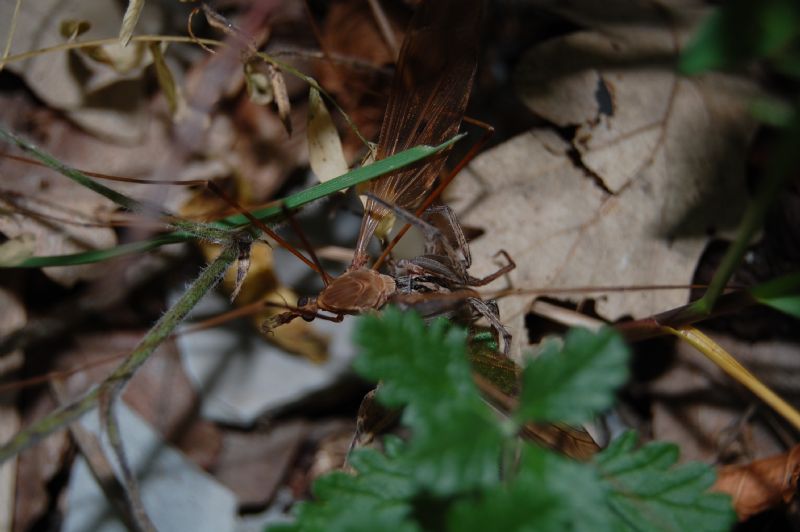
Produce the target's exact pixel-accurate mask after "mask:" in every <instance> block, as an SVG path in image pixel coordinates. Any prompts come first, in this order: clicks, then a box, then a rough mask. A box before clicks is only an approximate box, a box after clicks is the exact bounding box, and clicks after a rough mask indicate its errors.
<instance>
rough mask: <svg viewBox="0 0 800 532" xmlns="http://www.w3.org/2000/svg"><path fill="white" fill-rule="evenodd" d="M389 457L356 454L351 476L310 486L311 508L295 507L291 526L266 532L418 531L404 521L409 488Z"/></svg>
mask: <svg viewBox="0 0 800 532" xmlns="http://www.w3.org/2000/svg"><path fill="white" fill-rule="evenodd" d="M396 458H397V457H396V456H395V455H394V454H392V453H389V454H387V455H386V456H384V455H382V454H380V453H378V452H376V451H374V450H360V451H357V452H355V453H353V455H352V456H351V464H352V465H353V467H354V469H355V470H356V471H357V474H355V475H348V474H346V473H341V472H336V473H331V474H329V475H325V476H323V477H320V478H319V479H318V480H317V481H316V482H315V483H314V488H313V491H314V496H315V499H316V500H315V501H314V502H308V503H302V504H300V505H298V507H297V520H296V521H295V522H294V523H292V524H289V525H278V526H275V527H271V528H270V529H269V530H273V531H277V530H285V531H290V530H291V531H304V532H316V531H320V532H328V531H330V530H334V531H336V530H341V531H348V532H349V531H353V532H357V531H361V530H363V531H365V532H371V531H373V530H401V531H404V532H405V531H408V532H412V531H415V530H419V528H418V527H417V525H416V524H415V523H414V522H413V521H411V520H410V518H409V516H410V514H411V509H412V508H411V504H410V502H409V501H410V499H411V496H412V495H413V494H414V492H415V490H414V487H413V486H414V485H413V480H412V478H411V476H410V475H409V474H408V471H406V470H404V464H403V462H402V461H400V460H397V459H396Z"/></svg>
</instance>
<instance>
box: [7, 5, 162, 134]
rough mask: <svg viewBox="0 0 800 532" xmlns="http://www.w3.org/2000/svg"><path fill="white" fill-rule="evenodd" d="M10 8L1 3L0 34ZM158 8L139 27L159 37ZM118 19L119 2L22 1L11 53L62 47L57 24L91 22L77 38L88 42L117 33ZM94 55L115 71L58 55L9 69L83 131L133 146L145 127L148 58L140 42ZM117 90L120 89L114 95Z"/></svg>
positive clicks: (148, 12) (15, 64)
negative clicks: (84, 129)
mask: <svg viewBox="0 0 800 532" xmlns="http://www.w3.org/2000/svg"><path fill="white" fill-rule="evenodd" d="M13 9H14V2H0V34H5V32H7V31H8V28H7V27H6V24H5V21H10V20H11V15H12V13H13ZM159 10H160V8H158V7H157V6H154V7H153V8H149V7H148V8H147V9H145V10H144V13H143V14H142V18H141V21H140V26H141V27H142V28H143V29H146V30H147V31H148V32H152V33H157V32H158V30H159V28H160V27H161V17H160V15H159ZM121 18H122V12H121V10H120V8H119V6H118V4H117V3H116V2H114V1H111V0H102V1H99V2H81V1H79V0H67V1H62V0H31V1H26V2H23V3H22V7H21V9H20V12H19V16H18V18H17V28H16V32H15V37H14V41H13V45H12V48H11V55H14V54H18V53H23V52H29V51H33V50H38V49H42V48H45V47H48V46H54V45H58V44H61V43H63V42H64V41H65V39H64V37H63V36H62V34H61V25H62V23H63V22H65V21H75V20H79V21H86V22H88V23H90V25H91V27H90V28H89V29H88V30H87V31H86V33H84V34H83V35H82V36H81V38H82V39H85V40H91V39H98V38H104V37H108V36H109V35H111V34H113V33H115V32H116V30H117V25H118V24H119V21H120V20H121ZM94 53H95V57H96V58H98V59H103V61H104V62H105V63H108V64H110V65H112V66H113V67H110V66H108V64H105V63H103V62H98V61H96V60H93V59H90V57H89V56H88V55H87V54H81V53H75V52H64V51H58V52H48V53H44V54H41V55H38V56H36V57H33V58H30V59H27V60H25V61H21V62H12V63H9V64H8V65H7V68H8V69H10V70H12V71H14V72H15V73H17V74H19V75H21V76H22V77H23V78H24V79H25V82H26V83H27V84H28V86H29V87H30V88H31V89H32V90H33V91H34V92H35V93H36V95H37V96H39V97H40V98H41V99H42V100H43V101H44V102H45V103H46V104H48V105H50V106H51V107H53V108H56V109H61V110H64V111H65V112H66V113H67V114H68V116H70V118H72V119H73V120H75V121H76V122H77V123H78V124H80V125H81V126H82V127H84V128H86V129H87V130H89V131H92V132H94V133H96V134H98V135H103V136H105V137H107V138H111V139H115V140H117V141H119V142H128V143H130V142H136V141H138V140H139V139H140V138H141V135H142V128H143V127H144V125H145V124H144V123H143V120H142V112H143V110H144V108H143V106H142V102H143V98H144V95H145V91H144V89H145V86H144V83H143V81H142V80H141V74H142V72H143V69H144V68H145V67H146V66H147V65H148V64H149V62H150V59H149V58H150V54H149V53H147V51H146V46H145V45H143V44H141V43H139V44H137V46H133V47H129V48H125V49H123V48H122V47H121V46H120V44H119V43H115V44H114V45H109V46H106V47H102V48H95V49H94ZM98 54H99V55H98ZM118 85H121V86H122V87H119V88H118ZM118 89H124V90H122V91H121V92H120V93H119V94H117V91H118Z"/></svg>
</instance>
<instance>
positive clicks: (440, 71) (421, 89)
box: [352, 0, 484, 268]
mask: <svg viewBox="0 0 800 532" xmlns="http://www.w3.org/2000/svg"><path fill="white" fill-rule="evenodd" d="M483 3H484V0H460V1H455V0H428V1H425V2H423V3H422V4H421V5H420V7H419V8H418V9H417V11H416V13H414V17H413V19H412V20H411V24H410V26H409V28H410V29H409V32H408V34H407V35H406V37H405V39H404V40H403V46H402V48H401V50H400V57H399V59H398V61H397V71H396V73H395V76H394V81H393V83H392V90H391V93H390V96H389V102H388V104H387V106H386V112H385V114H384V118H383V123H382V124H381V132H380V137H379V139H378V154H377V158H378V159H383V158H385V157H388V156H390V155H393V154H395V153H398V152H400V151H402V150H405V149H408V148H411V147H413V146H417V145H420V144H425V145H428V146H435V145H438V144H441V143H442V142H444V141H446V140H448V139H450V138H452V137H453V136H454V135H455V134H456V133H457V132H458V129H459V127H460V126H461V119H462V118H463V117H464V111H465V109H466V107H467V101H468V100H469V94H470V91H471V89H472V81H473V78H474V77H475V69H476V67H477V63H478V41H479V39H478V33H479V30H480V24H481V19H482V13H483ZM446 158H447V153H446V152H444V153H439V154H437V155H435V156H433V157H431V158H429V159H427V160H425V161H423V162H421V163H418V164H415V165H412V166H410V167H407V168H404V169H402V170H399V171H397V172H394V173H392V174H389V175H387V176H384V177H382V178H379V179H376V180H374V181H371V182H370V183H369V184H368V185H367V186H366V191H367V192H370V193H372V194H373V195H375V196H377V197H379V198H381V199H382V200H384V201H386V202H387V203H391V204H393V205H397V206H399V207H401V208H403V209H406V210H409V211H412V212H413V211H416V210H417V208H418V207H419V206H420V205H421V204H422V202H423V201H424V200H425V196H426V194H427V193H428V192H430V190H431V189H432V188H433V184H434V181H435V180H436V177H437V176H438V175H439V172H440V171H441V169H442V167H443V166H444V163H445V160H446ZM388 214H389V211H388V210H387V209H385V208H384V207H382V206H381V205H378V204H377V203H376V202H374V201H373V200H371V199H368V200H367V202H366V205H365V208H364V217H363V219H362V221H361V230H360V231H359V235H358V242H357V243H356V253H355V258H354V264H353V265H352V267H353V268H358V267H360V266H362V265H363V263H364V262H365V261H366V249H367V245H368V243H369V240H370V239H371V238H372V235H373V234H374V233H375V231H376V229H377V228H378V226H379V224H380V223H381V221H382V220H383V219H384V218H385V217H386V216H387V215H388Z"/></svg>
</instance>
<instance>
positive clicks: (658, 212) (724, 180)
mask: <svg viewBox="0 0 800 532" xmlns="http://www.w3.org/2000/svg"><path fill="white" fill-rule="evenodd" d="M626 29H627V30H628V32H627V34H626V36H625V37H624V38H622V37H614V36H607V35H601V34H599V33H587V32H579V33H574V34H570V35H567V36H565V37H562V38H559V39H558V40H555V41H550V42H547V43H544V44H542V45H539V46H538V47H536V48H534V49H533V50H531V51H530V52H529V53H528V54H527V56H526V57H525V59H524V60H523V62H522V64H521V65H520V67H519V68H520V74H519V76H518V78H519V85H520V92H521V93H522V94H521V95H522V97H523V99H524V101H525V103H526V104H527V105H528V106H529V107H531V109H532V110H534V111H535V112H537V113H539V114H540V115H542V116H544V117H545V118H547V119H548V120H550V121H552V122H554V123H555V124H558V125H561V126H566V125H571V126H577V129H576V133H575V135H574V137H573V138H572V139H570V141H566V140H563V139H562V138H561V137H560V136H559V135H557V134H556V133H555V132H553V131H550V130H546V129H540V130H535V131H532V132H530V133H527V134H523V135H520V136H518V137H516V138H514V139H512V140H510V141H508V142H507V143H506V144H504V145H501V146H499V147H498V148H495V149H494V150H493V151H491V152H488V153H486V154H484V155H483V156H481V157H479V158H478V159H477V160H476V161H475V162H474V163H473V164H472V165H471V166H470V171H469V172H467V175H465V176H463V177H462V178H461V179H460V180H457V182H456V183H454V186H453V189H452V190H451V194H450V195H451V197H452V198H453V200H454V201H453V202H454V203H455V204H456V207H457V210H458V211H459V212H460V213H461V219H462V222H464V223H466V224H469V225H474V226H478V227H481V228H483V229H484V230H485V232H486V235H488V238H487V237H484V238H482V239H478V240H477V241H476V242H475V243H474V244H473V246H472V250H473V255H474V256H475V259H476V260H475V264H476V266H475V273H477V274H481V275H483V274H486V273H489V272H491V271H493V270H494V269H496V268H497V266H496V265H495V264H494V263H493V261H492V260H491V257H492V256H493V255H494V254H495V253H496V252H497V251H498V249H504V250H506V251H507V252H509V253H510V254H511V256H512V257H513V258H514V260H515V261H516V263H517V268H516V270H514V271H513V272H511V274H510V276H509V277H510V279H511V281H512V283H513V285H514V287H515V288H520V289H525V288H558V287H584V286H593V287H602V286H614V285H626V286H631V285H645V286H647V285H653V284H680V285H688V284H689V283H690V281H691V278H692V273H693V271H694V268H695V264H696V261H697V259H698V258H699V256H700V253H701V252H702V250H703V248H704V245H705V243H706V240H707V236H706V235H707V234H708V232H709V231H710V230H714V229H719V228H720V227H722V228H726V227H732V226H734V225H735V223H736V221H737V219H738V216H739V215H740V213H741V210H742V208H743V205H744V200H745V180H744V175H743V172H744V161H743V158H744V156H745V153H746V146H747V144H748V142H749V140H750V138H751V136H752V134H753V131H754V127H755V123H754V121H753V120H752V119H751V118H750V116H749V114H748V112H747V98H746V97H745V95H747V94H752V93H753V89H752V87H750V86H749V85H748V84H747V83H746V82H744V81H741V80H739V79H735V78H733V77H729V76H722V75H716V76H708V77H705V78H702V79H699V80H698V79H692V80H686V79H681V78H679V77H677V76H676V75H674V74H673V73H672V72H671V70H670V69H669V67H664V66H658V65H656V66H654V65H653V64H652V62H648V61H640V62H636V61H633V62H630V61H626V58H630V57H631V56H637V54H643V55H644V56H645V57H653V56H658V55H662V56H664V55H669V56H672V55H674V54H675V53H676V50H677V49H676V42H677V41H676V40H675V39H674V35H673V32H672V28H671V27H670V26H668V25H666V26H662V27H657V26H653V25H652V24H650V25H648V26H646V27H643V28H636V27H635V26H633V27H631V26H628V27H627V28H626ZM609 55H610V56H611V57H610V58H609ZM549 67H552V71H548V70H547V68H549ZM564 94H568V95H570V98H564V97H563V95H564ZM573 102H574V105H573ZM722 132H724V133H722ZM598 292H601V291H600V290H598ZM576 297H578V296H576ZM687 297H688V293H687V291H685V290H676V291H670V292H648V291H640V292H629V293H625V294H621V293H618V292H617V293H609V294H607V295H604V296H602V297H601V298H600V299H599V301H598V306H597V309H598V311H599V312H600V314H601V315H602V316H603V317H605V318H607V319H611V320H614V319H618V318H620V317H622V316H625V315H630V316H634V317H644V316H647V315H650V314H653V313H655V312H658V311H662V310H667V309H670V308H673V307H676V306H679V305H681V304H684V303H685V302H686V301H687ZM528 304H529V300H525V299H523V298H514V299H513V300H504V301H502V302H501V303H500V311H501V312H500V314H501V319H502V320H503V321H504V323H506V324H507V325H508V326H509V329H510V330H511V332H512V334H513V335H514V337H515V339H514V346H513V349H514V353H515V354H519V351H520V346H522V345H525V343H527V342H526V331H525V327H524V315H525V312H526V309H527V307H528Z"/></svg>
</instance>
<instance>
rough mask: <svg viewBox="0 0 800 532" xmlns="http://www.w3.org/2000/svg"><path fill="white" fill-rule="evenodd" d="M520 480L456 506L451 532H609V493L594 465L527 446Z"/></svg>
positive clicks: (451, 517) (451, 514) (516, 478)
mask: <svg viewBox="0 0 800 532" xmlns="http://www.w3.org/2000/svg"><path fill="white" fill-rule="evenodd" d="M519 467H520V469H519V472H518V474H517V476H516V477H514V479H513V480H512V481H511V482H510V483H509V485H508V486H506V487H502V488H499V489H496V490H492V491H489V492H487V493H486V494H485V495H484V496H483V498H481V499H479V500H477V501H474V500H462V501H460V502H458V503H456V504H455V505H454V506H453V509H452V511H451V513H450V515H449V518H448V529H449V530H454V531H455V530H458V531H467V532H469V531H475V532H479V531H484V530H503V531H504V532H510V531H523V530H530V531H550V530H552V531H554V532H555V531H562V530H573V531H582V530H585V531H587V532H589V531H591V532H596V531H603V530H610V529H611V528H610V523H611V522H612V519H613V517H612V515H611V514H610V512H609V510H608V507H607V506H606V503H605V489H604V486H603V485H602V483H601V481H600V479H599V477H598V476H597V474H596V472H595V471H594V470H593V469H592V467H591V466H589V465H586V464H580V463H576V462H572V461H570V460H566V459H564V458H561V457H559V456H557V455H555V454H553V453H550V452H547V451H545V450H543V449H539V448H536V447H526V448H525V449H524V451H523V455H522V458H521V462H520V466H519Z"/></svg>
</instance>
